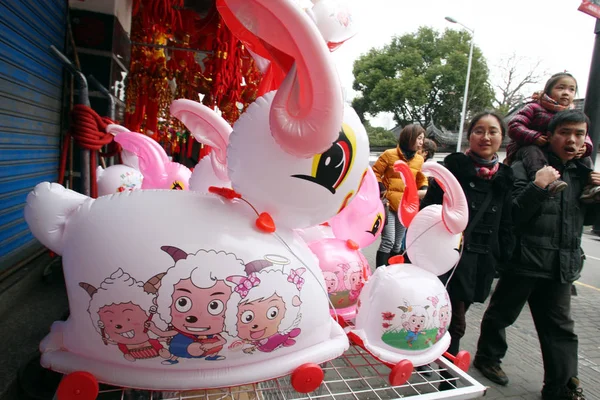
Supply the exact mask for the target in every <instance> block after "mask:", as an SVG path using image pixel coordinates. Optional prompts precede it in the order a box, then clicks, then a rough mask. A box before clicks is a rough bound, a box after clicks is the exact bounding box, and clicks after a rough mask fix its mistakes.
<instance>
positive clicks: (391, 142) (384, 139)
mask: <svg viewBox="0 0 600 400" xmlns="http://www.w3.org/2000/svg"><path fill="white" fill-rule="evenodd" d="M363 124H364V126H365V129H366V131H367V136H368V137H369V145H370V146H372V147H395V146H396V144H397V142H398V141H397V140H396V138H395V137H394V134H393V133H392V132H390V131H388V130H387V129H385V128H381V127H378V126H371V124H370V123H369V121H365V122H364V123H363Z"/></svg>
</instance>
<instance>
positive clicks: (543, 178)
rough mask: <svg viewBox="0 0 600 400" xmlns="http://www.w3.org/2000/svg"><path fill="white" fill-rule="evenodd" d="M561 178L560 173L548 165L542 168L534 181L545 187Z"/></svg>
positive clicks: (540, 186) (538, 185) (537, 184)
mask: <svg viewBox="0 0 600 400" xmlns="http://www.w3.org/2000/svg"><path fill="white" fill-rule="evenodd" d="M559 178H560V173H558V171H557V170H556V169H554V168H552V167H550V166H549V165H546V166H545V167H544V168H541V169H540V170H539V171H538V172H536V174H535V180H534V181H533V183H534V184H535V185H536V186H537V187H539V188H542V189H545V188H546V186H548V185H549V184H551V183H552V182H554V181H555V180H557V179H559Z"/></svg>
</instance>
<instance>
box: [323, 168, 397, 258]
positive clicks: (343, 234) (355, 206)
mask: <svg viewBox="0 0 600 400" xmlns="http://www.w3.org/2000/svg"><path fill="white" fill-rule="evenodd" d="M384 218H385V212H384V209H383V204H382V203H381V200H380V198H379V186H378V184H377V178H376V177H375V174H374V173H373V170H372V169H371V168H369V169H368V170H367V171H366V172H365V175H364V177H363V180H362V183H361V185H360V189H359V190H358V193H357V195H356V196H354V198H353V199H352V201H351V202H350V204H348V206H346V207H345V208H344V209H343V210H342V211H340V212H339V213H338V214H337V215H335V216H334V217H332V218H331V219H330V220H329V225H331V229H332V231H333V234H334V236H335V237H336V238H338V239H342V240H352V241H353V242H355V243H356V244H357V245H358V247H359V248H364V247H367V246H369V245H370V244H371V243H373V242H374V241H375V239H377V237H378V236H379V235H380V234H381V231H382V230H383V224H384V222H385V220H384Z"/></svg>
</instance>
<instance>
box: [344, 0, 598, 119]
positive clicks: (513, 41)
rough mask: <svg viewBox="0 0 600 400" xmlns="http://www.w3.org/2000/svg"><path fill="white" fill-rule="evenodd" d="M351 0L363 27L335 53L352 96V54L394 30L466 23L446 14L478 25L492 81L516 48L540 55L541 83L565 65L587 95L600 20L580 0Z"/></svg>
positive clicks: (527, 54) (379, 44)
mask: <svg viewBox="0 0 600 400" xmlns="http://www.w3.org/2000/svg"><path fill="white" fill-rule="evenodd" d="M350 1H351V3H352V4H353V7H354V10H356V11H355V13H354V15H355V17H356V18H358V20H357V21H358V23H359V26H360V30H359V33H358V34H357V35H356V36H355V37H353V38H352V39H350V40H348V41H347V42H346V43H345V44H344V45H343V46H341V47H340V48H339V49H338V50H336V51H335V52H334V53H333V56H334V59H335V61H336V64H337V67H338V71H339V74H340V79H341V81H342V85H343V86H344V87H345V88H346V95H347V97H348V98H349V99H351V98H353V97H355V96H356V93H354V92H353V91H352V82H353V80H354V77H353V75H352V66H353V63H354V60H356V59H357V58H358V57H360V55H361V54H364V53H366V52H368V50H369V49H371V48H373V47H377V48H381V47H382V46H384V45H385V44H387V43H389V42H390V39H391V38H392V37H393V36H396V35H403V34H405V33H412V32H415V31H416V30H417V29H418V28H419V27H420V26H424V25H425V26H430V27H433V28H435V29H438V30H444V29H445V28H452V29H462V27H461V26H460V25H457V24H451V23H449V22H447V21H446V20H445V19H444V17H445V16H451V17H452V18H454V19H456V20H458V21H460V22H461V23H463V24H464V25H466V26H468V27H469V28H471V29H473V30H475V45H476V46H478V47H479V48H480V49H481V50H482V51H483V54H484V56H485V57H486V59H487V61H488V66H489V68H490V71H491V74H492V78H493V81H494V80H496V79H497V78H496V77H495V76H494V75H495V74H494V72H495V71H497V65H498V64H499V63H500V62H501V61H502V60H503V59H505V58H507V57H509V56H510V55H511V54H512V53H513V52H514V53H516V55H517V56H518V57H525V58H526V59H527V60H528V61H526V62H525V63H527V62H529V63H535V62H536V61H538V60H539V61H541V66H540V71H541V72H544V71H546V72H547V74H546V75H545V77H544V79H543V81H542V82H540V84H539V86H541V87H540V88H543V84H544V82H545V80H546V79H547V78H548V77H549V76H550V75H551V74H552V73H555V72H559V71H564V70H567V71H568V72H570V73H572V74H573V75H574V76H575V78H576V79H577V81H578V84H579V96H578V97H585V91H586V88H587V81H588V79H587V78H588V74H589V69H590V62H591V57H592V51H593V46H594V24H595V21H596V20H595V18H593V17H591V16H589V15H587V14H584V13H582V12H581V11H578V10H577V7H579V4H581V1H580V0H494V1H492V0H350ZM525 67H527V66H526V65H525ZM537 89H538V88H537V87H534V88H531V89H530V90H528V92H529V91H533V90H537ZM372 122H373V123H374V125H379V126H384V127H386V128H391V127H393V126H394V125H395V124H394V123H393V120H392V119H391V117H390V116H385V115H380V116H378V118H376V119H375V120H373V121H372Z"/></svg>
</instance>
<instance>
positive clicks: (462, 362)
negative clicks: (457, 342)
mask: <svg viewBox="0 0 600 400" xmlns="http://www.w3.org/2000/svg"><path fill="white" fill-rule="evenodd" d="M454 365H456V366H457V367H458V368H459V369H461V370H463V371H465V372H468V371H469V366H470V365H471V353H469V352H468V351H466V350H462V351H459V352H458V354H457V355H456V357H455V359H454Z"/></svg>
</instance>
